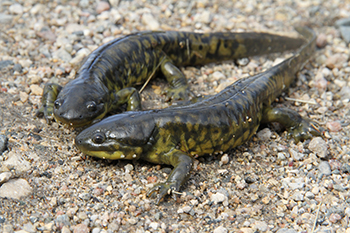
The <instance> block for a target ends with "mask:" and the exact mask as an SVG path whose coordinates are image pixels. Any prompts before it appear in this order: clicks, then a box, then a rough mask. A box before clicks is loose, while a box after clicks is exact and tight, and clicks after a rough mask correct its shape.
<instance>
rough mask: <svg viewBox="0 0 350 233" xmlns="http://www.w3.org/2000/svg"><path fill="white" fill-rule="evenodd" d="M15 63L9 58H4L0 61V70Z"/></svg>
mask: <svg viewBox="0 0 350 233" xmlns="http://www.w3.org/2000/svg"><path fill="white" fill-rule="evenodd" d="M14 64H15V63H14V62H13V61H11V60H4V61H0V70H1V69H4V68H6V67H8V66H11V65H14Z"/></svg>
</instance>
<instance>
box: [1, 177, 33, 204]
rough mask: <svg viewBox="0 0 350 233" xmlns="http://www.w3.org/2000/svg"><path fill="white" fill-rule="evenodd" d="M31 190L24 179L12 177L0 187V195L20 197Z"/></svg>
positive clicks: (26, 194)
mask: <svg viewBox="0 0 350 233" xmlns="http://www.w3.org/2000/svg"><path fill="white" fill-rule="evenodd" d="M32 192H33V189H32V187H31V186H30V185H29V183H28V181H26V180H25V179H21V178H20V179H12V180H9V181H8V182H6V183H4V184H3V185H1V187H0V197H7V198H15V199H20V198H21V197H26V196H28V195H29V194H31V193H32Z"/></svg>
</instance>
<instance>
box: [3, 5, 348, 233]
mask: <svg viewBox="0 0 350 233" xmlns="http://www.w3.org/2000/svg"><path fill="white" fill-rule="evenodd" d="M110 3H111V6H109V7H108V6H107V9H108V8H109V10H105V11H104V9H106V8H103V7H104V4H103V3H101V2H99V1H88V0H81V1H58V0H54V1H50V2H49V3H47V2H46V1H39V0H29V1H10V0H8V1H7V0H5V1H1V3H0V25H1V29H0V56H1V57H0V62H2V63H0V64H1V70H0V108H1V111H0V134H1V135H3V136H6V138H7V139H8V145H7V150H6V151H5V152H3V153H2V154H0V185H1V186H0V196H1V197H0V207H1V208H0V231H1V230H2V231H3V232H14V231H17V232H38V231H44V232H61V231H62V232H89V231H91V232H94V233H97V232H173V231H174V232H213V231H214V232H279V233H282V232H289V233H291V232H312V231H313V232H337V233H338V232H347V233H349V232H350V228H349V216H350V202H349V179H350V176H349V172H350V168H349V157H350V151H349V148H348V147H349V122H350V119H349V112H350V108H349V93H350V89H349V81H350V79H349V73H350V63H349V62H348V56H349V47H348V44H347V43H346V41H344V39H343V38H342V36H341V34H340V29H339V28H337V27H336V26H335V22H336V21H337V20H338V19H341V18H346V17H348V16H349V15H350V3H349V2H348V1H337V0H329V1H321V0H319V1H318V0H313V1H302V0H298V1H284V0H280V1H267V0H264V1H253V0H248V1H226V0H214V1H206V0H202V1H199V0H198V1H191V2H187V1H173V0H166V1H161V0H159V1H121V2H118V1H110ZM295 25H306V26H309V27H311V28H313V29H314V30H315V31H316V33H317V34H318V44H319V46H320V48H319V49H318V50H317V52H316V54H315V56H314V57H313V58H312V59H311V60H310V62H308V63H307V64H306V66H305V68H304V69H303V70H302V71H301V72H300V73H299V75H298V78H297V81H296V83H295V85H293V86H292V87H291V88H290V89H289V91H288V92H287V93H284V95H283V97H281V98H280V99H279V101H278V103H276V104H275V105H276V106H283V107H290V108H292V109H294V110H297V111H299V112H300V114H301V115H303V116H306V117H309V118H312V119H313V120H315V121H316V122H318V123H319V124H320V125H322V126H323V127H324V128H326V129H327V133H326V135H325V137H324V138H323V139H321V138H319V139H317V140H315V141H310V140H308V141H306V142H303V143H298V144H295V143H294V142H293V141H291V140H290V139H288V138H287V135H286V132H284V131H283V129H282V130H281V129H280V128H279V127H278V126H274V127H270V126H269V128H266V126H263V127H262V128H261V129H260V130H259V133H258V134H257V136H254V137H253V138H252V139H251V140H250V141H249V142H247V143H245V144H243V145H242V146H240V147H238V148H236V149H235V150H232V151H230V152H228V153H224V154H222V155H221V154H219V155H216V156H204V157H201V158H198V159H196V160H195V165H194V169H193V171H192V172H191V178H190V179H189V181H188V182H187V183H186V185H185V186H184V187H183V188H182V191H183V195H181V196H179V198H178V199H177V201H174V200H173V199H170V198H167V199H166V200H165V201H164V202H162V203H161V205H159V206H157V205H155V203H154V199H153V198H147V197H146V196H145V194H146V192H147V190H148V189H149V188H151V187H152V186H153V185H154V183H155V182H158V181H164V180H165V179H166V177H167V175H168V174H169V172H170V171H171V168H170V167H167V166H160V165H155V164H150V163H146V162H143V161H105V160H100V159H95V158H91V157H88V156H85V155H83V154H82V153H81V152H80V151H79V150H78V149H76V147H75V146H74V137H75V135H76V134H77V132H78V131H79V130H73V129H71V128H68V127H66V126H62V125H60V124H57V123H53V124H51V125H48V124H46V122H45V120H43V119H38V118H35V117H34V114H35V112H36V110H37V109H38V107H40V101H41V92H42V88H43V87H44V84H45V83H47V82H49V81H51V82H52V81H54V82H58V83H60V84H62V85H65V84H66V83H67V82H68V81H69V80H71V79H73V78H74V76H75V73H76V71H77V69H78V68H79V65H80V62H81V61H82V59H83V58H84V57H85V56H86V55H87V54H89V53H90V52H91V51H93V50H94V49H96V48H97V47H98V46H100V45H102V44H103V43H105V42H107V41H109V40H110V39H112V38H115V37H118V36H121V35H126V34H129V33H131V32H136V31H142V30H186V31H198V32H203V31H204V32H211V31H258V32H260V31H264V32H274V33H279V34H283V35H289V34H291V35H296V33H295V31H294V30H293V26H295ZM289 55H290V53H286V54H277V55H269V56H263V57H254V58H250V60H249V63H248V65H246V66H237V65H236V64H235V63H233V62H225V63H220V64H210V65H207V66H204V67H186V68H183V72H184V73H185V75H186V77H187V78H188V81H189V83H190V87H191V89H192V91H193V92H194V93H196V94H216V93H217V92H219V91H220V90H222V89H223V88H224V87H225V86H227V85H229V84H231V83H232V82H234V81H235V80H237V79H239V78H242V77H246V76H247V75H252V74H255V73H259V72H261V71H263V70H265V69H267V68H269V67H271V66H272V65H273V64H274V62H275V61H276V60H280V59H283V58H285V57H286V56H289ZM6 61H8V62H6ZM166 86H167V83H166V82H165V81H164V80H163V79H161V78H159V77H157V78H155V80H152V81H151V83H150V84H149V85H148V86H147V88H146V89H145V91H144V92H142V98H143V100H144V102H143V108H144V109H150V108H164V107H167V106H168V105H169V104H168V103H167V102H165V97H164V96H162V95H161V92H162V90H164V89H165V88H166ZM295 99H297V100H298V101H295Z"/></svg>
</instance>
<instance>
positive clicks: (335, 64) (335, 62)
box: [326, 53, 348, 69]
mask: <svg viewBox="0 0 350 233" xmlns="http://www.w3.org/2000/svg"><path fill="white" fill-rule="evenodd" d="M347 59H348V56H347V55H346V54H343V53H336V54H334V55H332V56H330V57H328V58H327V60H326V67H327V68H329V69H334V68H341V67H343V64H344V63H345V62H346V61H347Z"/></svg>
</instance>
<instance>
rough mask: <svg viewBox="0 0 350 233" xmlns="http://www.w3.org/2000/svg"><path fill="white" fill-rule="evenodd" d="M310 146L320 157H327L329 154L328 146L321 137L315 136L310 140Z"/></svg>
mask: <svg viewBox="0 0 350 233" xmlns="http://www.w3.org/2000/svg"><path fill="white" fill-rule="evenodd" d="M308 148H309V150H311V151H312V152H314V153H316V155H317V156H318V157H320V158H325V157H326V156H327V154H328V146H327V144H326V142H325V141H324V140H323V138H321V137H315V138H313V139H312V140H311V141H310V143H309V146H308Z"/></svg>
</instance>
